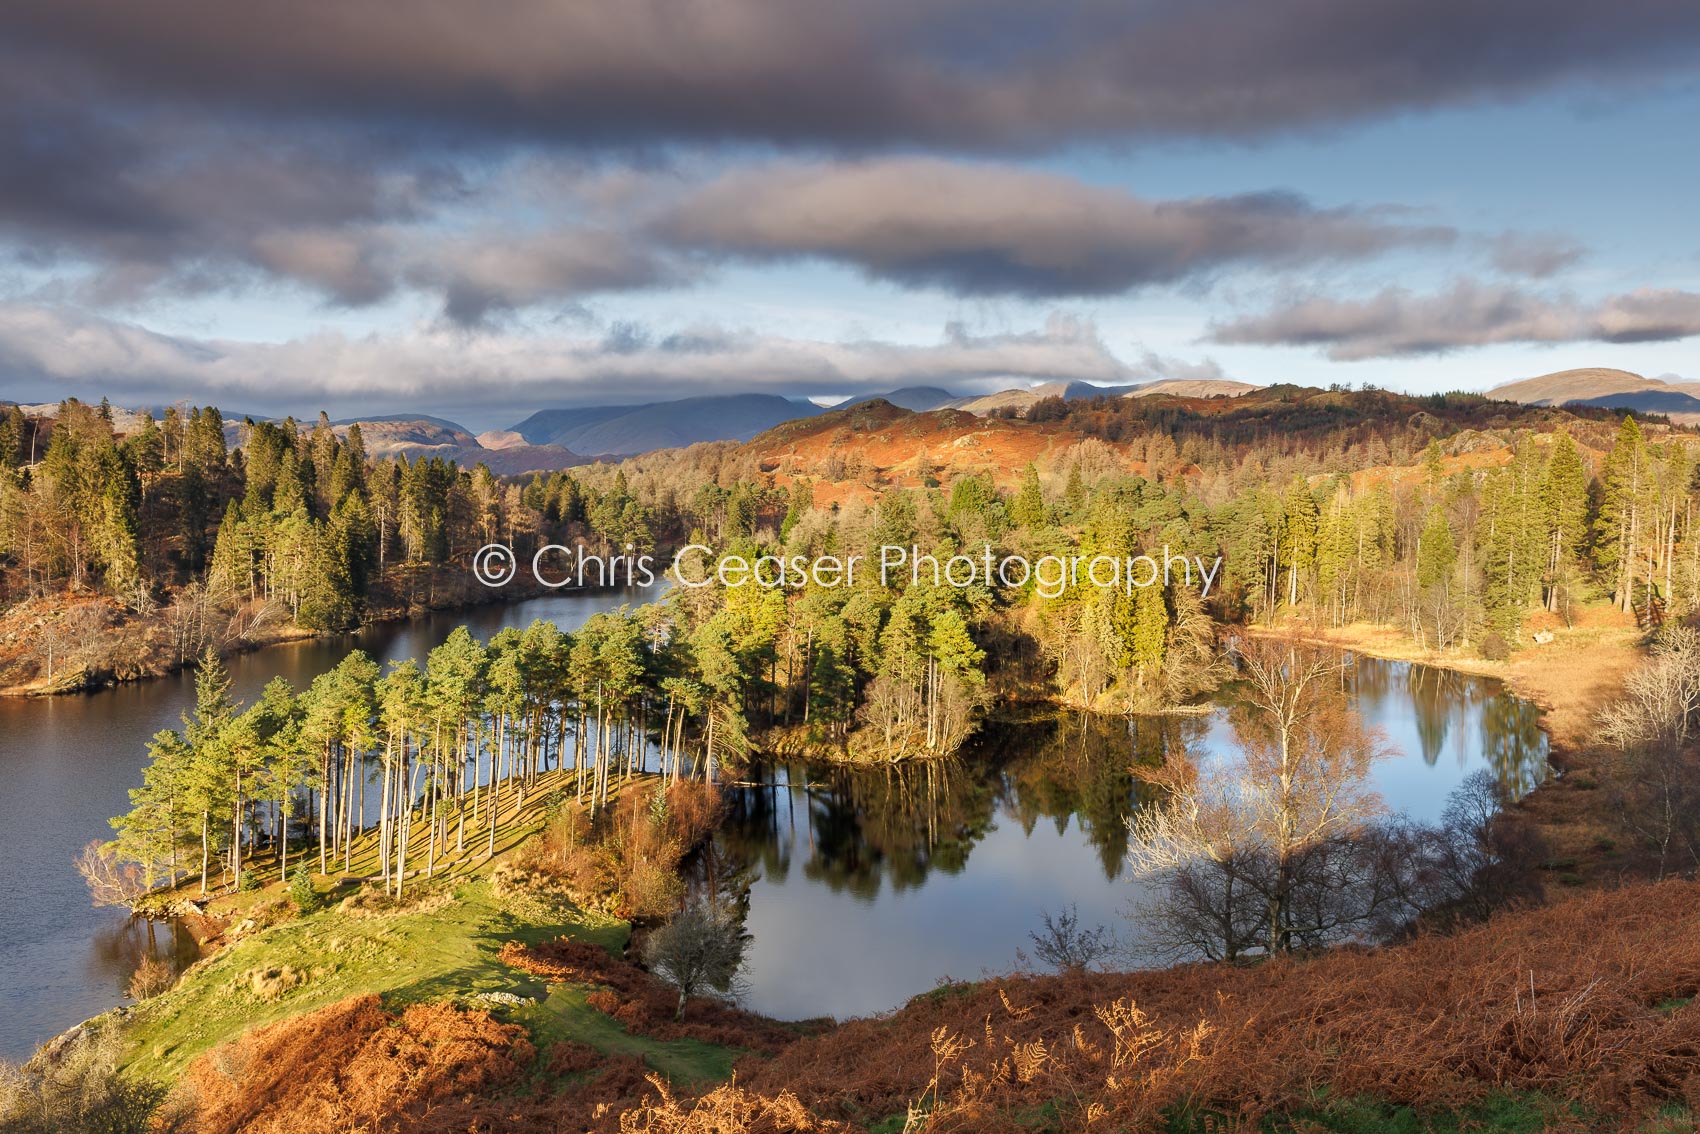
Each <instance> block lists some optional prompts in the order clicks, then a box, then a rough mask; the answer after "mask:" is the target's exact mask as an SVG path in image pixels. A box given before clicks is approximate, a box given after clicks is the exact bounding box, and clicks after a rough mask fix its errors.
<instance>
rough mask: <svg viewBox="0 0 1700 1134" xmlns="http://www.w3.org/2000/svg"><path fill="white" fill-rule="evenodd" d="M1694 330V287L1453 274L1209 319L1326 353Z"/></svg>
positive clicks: (1369, 354)
mask: <svg viewBox="0 0 1700 1134" xmlns="http://www.w3.org/2000/svg"><path fill="white" fill-rule="evenodd" d="M1694 335H1700V294H1697V293H1695V292H1689V291H1678V290H1674V289H1663V290H1661V289H1652V288H1643V289H1641V290H1639V291H1632V292H1627V293H1624V294H1621V295H1613V296H1609V297H1607V298H1605V299H1603V300H1600V301H1598V302H1592V303H1589V302H1583V301H1580V300H1576V299H1573V298H1548V297H1543V296H1537V295H1532V294H1529V293H1527V292H1525V291H1522V290H1520V289H1518V288H1515V287H1489V286H1483V285H1481V284H1477V283H1473V282H1471V281H1468V280H1460V281H1459V282H1458V283H1457V284H1455V285H1454V286H1453V288H1452V289H1451V290H1450V291H1447V292H1444V293H1441V294H1438V295H1428V296H1421V295H1415V294H1413V293H1411V292H1409V291H1406V290H1404V289H1402V288H1390V289H1388V290H1386V291H1383V292H1381V293H1379V294H1378V295H1376V296H1374V297H1372V298H1370V299H1368V300H1364V301H1362V302H1357V301H1350V300H1335V299H1325V298H1311V299H1303V300H1300V301H1298V302H1295V303H1292V304H1289V305H1287V306H1285V307H1281V308H1278V309H1276V310H1274V311H1271V312H1268V313H1266V314H1263V315H1257V316H1251V317H1247V318H1242V319H1237V320H1234V321H1232V322H1228V323H1223V324H1217V325H1216V326H1214V327H1213V328H1212V329H1211V332H1210V335H1209V338H1210V339H1211V340H1212V341H1214V342H1218V343H1234V344H1257V345H1264V346H1315V347H1322V348H1325V349H1326V351H1327V354H1328V357H1330V358H1333V359H1336V360H1342V361H1345V360H1354V359H1364V358H1393V357H1402V356H1411V355H1424V354H1444V353H1446V352H1448V351H1453V350H1458V349H1461V348H1464V347H1472V346H1486V345H1489V344H1493V343H1568V342H1607V343H1641V342H1668V341H1671V340H1675V339H1684V338H1689V337H1691V336H1694Z"/></svg>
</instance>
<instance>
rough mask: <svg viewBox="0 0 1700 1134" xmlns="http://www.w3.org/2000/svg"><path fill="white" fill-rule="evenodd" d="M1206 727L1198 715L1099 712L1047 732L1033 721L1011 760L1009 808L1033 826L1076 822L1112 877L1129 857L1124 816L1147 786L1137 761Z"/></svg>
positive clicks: (1155, 759) (1150, 759)
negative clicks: (1041, 821)
mask: <svg viewBox="0 0 1700 1134" xmlns="http://www.w3.org/2000/svg"><path fill="white" fill-rule="evenodd" d="M1206 727H1208V726H1207V722H1206V720H1205V719H1204V718H1201V717H1178V716H1157V717H1126V718H1123V717H1102V716H1094V715H1092V714H1086V713H1082V714H1078V715H1076V716H1072V717H1067V718H1061V719H1057V720H1055V721H1053V722H1051V723H1050V725H1049V727H1048V728H1047V729H1044V730H1042V731H1041V730H1040V729H1038V728H1037V727H1036V726H1029V728H1030V729H1031V730H1032V732H1033V733H1034V734H1035V735H1032V736H1030V737H1028V739H1027V742H1026V743H1025V745H1024V746H1023V748H1024V750H1023V751H1022V752H1020V753H1019V754H1016V755H1014V756H1013V757H1012V758H1011V759H1010V760H1009V761H1008V763H1007V764H1006V767H1005V780H1006V782H1007V785H1008V786H1007V798H1006V800H1005V804H1004V806H1005V808H1006V810H1007V811H1008V812H1009V813H1010V814H1011V815H1012V816H1014V817H1015V818H1016V819H1017V821H1018V822H1020V823H1021V825H1022V827H1023V829H1025V830H1029V831H1030V830H1032V829H1033V826H1034V824H1035V823H1036V822H1037V821H1038V820H1039V819H1040V818H1048V819H1051V820H1053V821H1054V822H1055V823H1056V824H1057V829H1058V831H1059V832H1060V831H1061V830H1063V829H1064V828H1065V827H1066V825H1067V823H1068V820H1069V818H1070V817H1071V816H1072V817H1074V818H1076V819H1078V821H1079V823H1080V829H1081V832H1082V833H1083V834H1084V835H1085V836H1086V838H1087V840H1088V841H1089V842H1090V843H1091V844H1092V846H1093V848H1094V849H1096V850H1097V852H1098V860H1099V863H1100V864H1101V865H1102V866H1103V870H1104V877H1105V878H1108V879H1111V880H1113V879H1115V878H1116V876H1117V875H1119V874H1120V873H1121V871H1122V865H1123V863H1124V862H1125V861H1126V858H1127V820H1128V817H1129V816H1131V815H1132V814H1133V812H1134V810H1135V808H1136V807H1137V806H1138V805H1139V803H1140V802H1141V800H1142V793H1144V792H1145V791H1146V789H1145V788H1144V787H1143V786H1142V785H1141V784H1140V783H1139V781H1138V780H1137V779H1136V778H1135V777H1134V775H1133V766H1134V765H1136V764H1146V765H1153V766H1155V765H1157V764H1160V763H1162V760H1163V754H1164V753H1165V752H1168V751H1171V750H1174V749H1175V747H1176V746H1177V745H1179V744H1182V743H1184V741H1185V740H1186V739H1187V737H1188V735H1189V734H1191V733H1194V732H1197V733H1202V732H1203V730H1204V729H1205V728H1206Z"/></svg>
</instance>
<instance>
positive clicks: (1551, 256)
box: [1488, 232, 1588, 279]
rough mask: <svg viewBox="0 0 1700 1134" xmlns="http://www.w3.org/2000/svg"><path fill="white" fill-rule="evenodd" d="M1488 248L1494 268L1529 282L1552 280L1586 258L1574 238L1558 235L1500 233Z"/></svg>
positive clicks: (1547, 233) (1548, 233) (1553, 233)
mask: <svg viewBox="0 0 1700 1134" xmlns="http://www.w3.org/2000/svg"><path fill="white" fill-rule="evenodd" d="M1488 247H1489V250H1490V252H1491V253H1492V256H1493V266H1494V267H1496V268H1498V269H1499V270H1500V271H1501V272H1504V273H1505V274H1507V275H1513V276H1528V277H1530V278H1532V279H1545V278H1547V277H1548V276H1555V275H1557V274H1558V273H1559V272H1562V271H1563V270H1564V269H1565V268H1568V267H1570V266H1572V265H1573V264H1575V263H1576V262H1577V261H1579V260H1581V259H1582V257H1584V256H1586V255H1587V254H1588V249H1587V248H1586V247H1585V246H1583V245H1582V244H1581V243H1580V242H1578V241H1577V240H1576V239H1575V238H1574V237H1571V236H1567V235H1565V234H1564V233H1561V232H1502V233H1500V234H1499V236H1497V237H1495V238H1494V239H1493V240H1492V241H1491V242H1490V243H1489V246H1488Z"/></svg>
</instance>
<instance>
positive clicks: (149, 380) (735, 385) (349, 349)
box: [0, 304, 1132, 415]
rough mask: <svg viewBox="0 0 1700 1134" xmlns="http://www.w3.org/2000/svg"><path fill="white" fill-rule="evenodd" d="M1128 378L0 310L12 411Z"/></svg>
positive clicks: (1085, 353) (576, 397)
mask: <svg viewBox="0 0 1700 1134" xmlns="http://www.w3.org/2000/svg"><path fill="white" fill-rule="evenodd" d="M1130 373H1132V371H1130V369H1129V368H1128V367H1127V366H1126V365H1124V364H1123V363H1122V361H1121V360H1119V359H1118V358H1116V357H1115V355H1114V354H1112V353H1111V351H1110V350H1109V348H1108V347H1107V346H1105V344H1104V343H1103V342H1102V340H1101V339H1100V338H1099V337H1098V334H1097V331H1096V329H1095V328H1094V327H1093V325H1092V324H1090V323H1088V322H1083V321H1080V320H1074V319H1069V318H1066V317H1061V316H1057V317H1053V318H1052V319H1051V320H1050V321H1049V322H1048V323H1047V324H1046V325H1045V326H1044V327H1043V328H1042V329H1039V330H1035V331H1027V332H1020V333H1008V334H998V335H976V334H972V333H970V332H968V331H967V330H965V329H963V328H961V327H956V326H953V327H950V328H947V330H946V333H945V335H944V336H943V337H942V338H941V339H940V340H939V341H938V342H936V343H931V344H899V343H889V342H881V341H877V340H861V341H853V342H828V341H822V340H812V339H798V338H786V337H783V336H778V335H764V334H757V333H753V332H750V331H743V330H735V329H728V328H724V327H715V326H704V327H696V328H691V329H688V330H685V331H683V332H680V333H677V334H673V335H669V336H666V337H662V338H660V339H656V338H655V337H654V336H652V335H651V334H650V333H649V332H647V331H646V330H644V329H643V328H640V327H633V326H630V325H623V324H616V325H615V326H614V327H612V328H610V329H609V330H608V332H607V333H606V334H604V335H601V336H598V337H570V336H565V335H553V336H551V335H524V336H519V335H509V334H503V333H484V334H468V333H464V332H459V331H455V330H452V329H445V328H442V327H422V328H420V329H418V330H416V331H414V332H411V333H408V334H398V335H370V336H364V337H348V336H344V335H340V334H334V333H324V334H317V335H313V336H310V337H306V338H301V339H296V340H292V341H289V342H282V343H250V342H231V341H222V340H215V339H207V340H201V339H191V338H186V337H181V336H173V335H164V334H160V333H158V332H154V331H151V330H148V329H146V328H143V327H141V326H138V325H136V324H134V323H129V322H123V321H119V320H114V319H109V318H104V317H101V316H97V315H89V314H77V313H72V312H68V311H66V310H64V309H61V308H52V307H43V306H37V305H24V304H11V305H0V379H3V380H4V381H5V384H6V387H7V389H8V391H11V392H12V396H14V397H22V398H25V399H26V400H28V399H39V400H56V399H58V398H60V397H64V396H68V395H75V396H83V397H93V396H98V395H100V394H110V395H111V396H112V397H113V398H114V399H115V400H119V399H124V400H128V401H131V402H154V401H167V402H169V401H176V400H178V399H182V398H189V399H195V400H197V401H200V402H210V403H214V404H218V405H220V406H221V407H222V408H224V409H226V410H229V411H232V412H277V413H296V414H301V413H311V412H313V411H315V410H317V409H319V408H326V409H329V410H332V411H333V412H350V413H353V412H360V413H366V412H397V411H401V410H419V411H425V410H428V409H433V408H434V409H437V410H440V411H454V410H457V409H460V408H470V409H474V410H476V411H478V412H479V413H480V414H485V415H489V414H493V413H497V412H498V411H504V410H511V411H513V412H514V413H524V412H529V411H531V410H534V409H536V408H538V407H539V406H542V405H568V404H580V403H592V402H601V401H608V402H616V403H631V402H641V401H646V400H658V399H664V398H678V397H686V396H690V395H695V394H701V393H702V392H703V391H704V390H705V389H714V388H720V389H736V390H738V391H739V392H749V391H758V392H768V393H778V394H783V395H786V396H791V397H806V396H810V395H828V394H831V395H841V394H851V395H854V394H863V393H876V392H881V391H885V390H889V389H893V388H895V387H899V386H907V385H919V384H929V385H939V384H942V385H946V386H951V387H953V388H961V389H964V390H969V389H1005V388H1008V387H1009V386H1011V385H1015V384H1019V383H1022V382H1028V381H1049V380H1053V379H1059V378H1069V379H1082V380H1085V381H1091V382H1099V383H1116V382H1125V381H1128V380H1129V375H1130Z"/></svg>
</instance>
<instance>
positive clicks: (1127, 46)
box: [0, 0, 1700, 149]
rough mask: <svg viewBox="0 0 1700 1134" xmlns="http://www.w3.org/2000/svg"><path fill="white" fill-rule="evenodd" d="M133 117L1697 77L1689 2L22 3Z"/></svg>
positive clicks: (1245, 129) (1357, 94)
mask: <svg viewBox="0 0 1700 1134" xmlns="http://www.w3.org/2000/svg"><path fill="white" fill-rule="evenodd" d="M0 42H8V43H11V44H13V45H14V47H13V50H14V51H15V52H16V53H17V54H18V55H20V56H23V57H39V58H43V59H48V60H51V62H52V63H53V65H54V66H55V67H56V68H58V69H59V70H60V71H62V72H63V73H64V74H65V75H67V76H68V77H72V78H75V77H77V76H78V75H80V74H87V75H92V76H95V77H97V78H98V80H99V82H100V83H102V84H103V85H104V86H105V87H107V88H108V89H110V90H111V91H112V92H113V96H114V97H120V98H123V99H125V100H132V101H133V100H137V99H155V100H170V101H173V102H175V103H177V104H179V105H183V106H194V107H198V108H202V107H217V108H221V111H220V112H222V113H228V114H231V115H234V116H239V117H245V118H247V119H249V120H251V121H254V120H259V119H262V118H267V119H272V120H291V121H297V122H299V121H309V120H310V121H318V122H323V121H326V120H336V121H339V122H342V123H345V124H346V123H359V124H361V125H362V126H363V127H364V128H365V129H368V130H371V131H374V132H384V131H387V132H390V133H395V134H404V133H408V132H414V133H419V132H430V133H435V134H438V135H445V136H447V135H453V136H456V137H458V138H460V139H479V140H483V141H485V142H488V141H490V140H493V139H526V140H538V139H542V140H550V141H568V142H577V143H591V144H598V145H605V144H610V143H612V144H617V145H641V144H646V143H654V142H677V141H681V140H683V141H691V142H709V143H719V142H723V141H727V140H734V141H740V140H741V141H754V142H762V143H768V142H777V143H780V144H786V145H803V146H827V147H833V148H840V149H842V148H869V147H880V146H890V145H912V144H921V145H931V146H944V147H952V148H977V149H1008V148H1011V147H1018V148H1050V147H1053V146H1055V145H1057V144H1058V143H1059V142H1065V141H1070V140H1080V139H1127V138H1144V137H1177V136H1183V137H1196V136H1210V137H1233V138H1250V137H1257V136H1262V135H1266V134H1268V133H1270V132H1273V131H1280V130H1290V129H1294V128H1309V127H1314V126H1317V125H1326V124H1331V123H1338V122H1348V121H1352V120H1357V119H1363V118H1366V117H1371V116H1378V115H1386V114H1390V113H1397V112H1400V111H1405V110H1411V109H1424V108H1431V107H1447V106H1456V105H1461V104H1464V103H1469V102H1477V101H1482V100H1501V99H1509V98H1517V97H1521V96H1524V95H1527V94H1529V93H1531V92H1534V91H1538V90H1542V89H1546V88H1550V87H1552V86H1555V85H1559V84H1574V85H1586V86H1589V87H1602V86H1609V85H1612V84H1635V83H1646V82H1648V81H1650V80H1656V79H1657V78H1658V77H1659V76H1661V75H1667V74H1670V73H1672V72H1673V71H1675V70H1677V69H1678V68H1680V67H1683V66H1686V65H1689V64H1692V62H1693V61H1694V59H1695V57H1696V45H1697V43H1700V10H1697V9H1696V8H1695V6H1694V5H1692V4H1690V3H1686V2H1685V0H1620V2H1618V3H1615V4H1611V5H1601V4H1599V3H1597V2H1596V0H1498V2H1496V3H1493V4H1482V3H1479V0H1381V2H1379V3H1376V4H1372V5H1366V4H1363V3H1362V2H1361V0H1198V2H1194V3H1185V4H1181V3H1160V2H1144V3H1133V2H1128V3H1108V2H1105V0H1055V2H1054V3H1050V4H1043V5H1035V4H1031V3H1027V2H1024V0H859V2H857V3H848V4H847V3H833V2H826V0H718V2H716V3H712V4H700V3H699V4H689V3H667V2H661V0H581V2H577V3H561V2H559V0H509V2H506V3H501V4H495V5H488V4H486V5H471V4H452V3H430V4H414V5H409V6H408V7H407V8H405V9H403V10H398V9H397V7H396V5H395V4H394V3H393V2H390V0H340V2H338V3H335V4H306V5H304V4H300V3H297V2H294V0H247V2H245V3H242V4H220V3H213V2H210V0H152V2H150V3H147V4H136V3H133V2H131V0H13V2H12V3H9V4H7V5H6V9H5V13H4V16H3V17H0Z"/></svg>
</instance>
